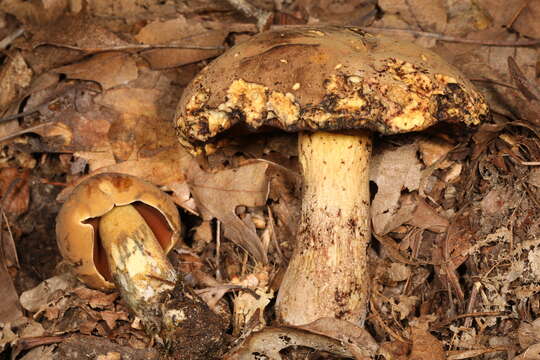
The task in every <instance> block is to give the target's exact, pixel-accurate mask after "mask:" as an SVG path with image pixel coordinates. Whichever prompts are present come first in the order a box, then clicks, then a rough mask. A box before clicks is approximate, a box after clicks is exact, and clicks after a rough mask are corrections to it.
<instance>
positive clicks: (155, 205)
mask: <svg viewBox="0 0 540 360" xmlns="http://www.w3.org/2000/svg"><path fill="white" fill-rule="evenodd" d="M127 204H131V205H134V206H135V208H136V209H137V210H138V211H139V213H140V214H141V215H142V217H143V218H144V220H145V221H146V223H147V224H148V225H149V226H150V228H151V229H152V231H153V232H154V235H156V238H157V239H158V241H159V243H160V244H161V246H162V248H163V251H164V252H165V253H167V252H168V251H169V250H170V249H171V248H172V247H173V246H174V244H175V243H176V242H177V241H178V239H179V237H180V226H181V225H180V218H179V215H178V210H177V208H176V206H175V205H174V203H173V202H172V201H171V200H170V199H169V198H168V197H167V196H166V195H165V194H164V193H163V192H161V191H160V190H159V189H158V188H156V187H155V186H154V185H152V184H150V183H148V182H146V181H144V180H141V179H139V178H137V177H134V176H130V175H126V174H114V173H104V174H99V175H96V176H93V177H91V178H89V179H87V180H85V181H84V182H82V183H81V184H79V185H78V186H77V187H76V188H75V189H74V190H73V192H72V193H71V195H70V196H69V198H68V199H67V200H66V202H65V203H64V205H63V206H62V208H61V209H60V212H59V213H58V217H57V219H56V240H57V243H58V247H59V249H60V253H61V254H62V256H63V257H64V259H66V260H67V261H69V262H70V263H71V264H73V265H74V269H75V271H76V273H77V275H78V276H79V278H80V279H81V280H82V281H84V282H85V283H86V284H87V285H89V286H91V287H94V288H98V289H111V288H114V284H113V283H112V282H111V278H110V271H109V267H108V263H107V257H106V255H105V252H104V249H103V247H102V246H101V244H100V239H99V231H98V227H99V218H100V217H101V216H102V215H104V214H106V213H107V212H109V211H110V210H111V209H112V208H113V207H114V206H121V205H127Z"/></svg>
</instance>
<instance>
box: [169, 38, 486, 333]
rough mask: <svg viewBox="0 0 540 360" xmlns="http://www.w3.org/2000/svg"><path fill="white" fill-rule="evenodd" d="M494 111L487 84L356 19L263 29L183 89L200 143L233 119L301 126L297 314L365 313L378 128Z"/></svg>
mask: <svg viewBox="0 0 540 360" xmlns="http://www.w3.org/2000/svg"><path fill="white" fill-rule="evenodd" d="M488 117H489V112H488V107H487V105H486V103H485V101H484V100H483V98H482V96H481V95H480V94H479V93H478V92H476V91H475V89H474V88H473V86H472V85H471V84H470V83H469V82H468V81H467V80H466V79H465V78H464V77H463V75H461V74H460V73H459V71H458V70H457V69H455V68H454V67H452V66H451V65H449V64H447V63H446V62H445V61H444V60H443V59H441V58H440V57H439V56H437V55H436V54H434V53H433V52H431V51H429V50H426V49H423V48H420V47H418V46H416V45H414V44H412V43H409V42H403V41H397V40H395V39H392V38H387V37H383V36H380V35H375V34H370V33H367V32H364V31H362V30H359V29H356V28H337V27H291V28H286V29H283V30H280V29H277V30H272V31H268V32H265V33H261V34H259V35H257V36H254V37H253V38H251V39H250V40H248V41H246V42H243V43H241V44H239V45H237V46H235V47H233V48H231V49H230V50H228V51H227V52H226V53H224V54H223V55H222V56H220V57H219V58H217V59H216V60H215V61H214V62H212V63H211V64H210V65H208V66H207V67H206V68H205V69H203V70H202V71H201V72H200V74H199V75H198V76H197V77H196V78H195V79H194V80H193V81H192V82H191V83H190V84H189V85H188V87H187V88H186V89H185V90H184V92H183V94H182V98H181V99H180V102H179V104H178V107H177V114H176V120H175V122H176V124H175V125H176V127H177V131H178V135H179V139H180V142H181V143H182V144H183V145H184V146H186V147H187V148H188V149H190V150H191V151H192V152H193V153H195V154H200V153H203V152H205V151H206V152H208V151H211V150H212V149H213V147H215V145H214V144H217V143H219V142H220V140H221V139H223V138H224V136H226V134H227V133H228V132H227V130H228V129H230V128H232V127H233V126H234V125H242V126H241V127H240V128H242V127H243V128H248V129H250V130H253V131H254V130H257V129H261V128H268V127H276V128H280V129H282V130H285V131H288V132H299V133H300V135H299V138H298V143H299V160H300V164H301V168H302V173H303V179H304V184H303V195H302V210H301V212H302V213H301V221H300V223H299V227H298V236H297V240H296V247H295V250H294V253H293V255H292V258H291V260H290V263H289V267H288V269H287V272H286V274H285V276H284V279H283V282H282V284H281V287H280V291H279V295H278V299H277V314H278V317H279V319H280V320H281V321H282V322H284V323H287V324H292V325H301V324H306V323H309V322H311V321H314V320H317V319H319V318H322V317H335V318H339V319H345V320H349V321H352V322H354V323H357V324H362V323H363V320H364V318H365V314H366V303H367V300H368V293H369V277H368V272H367V259H366V249H367V246H368V244H369V241H370V239H371V234H370V230H371V229H370V220H369V202H370V195H369V183H368V179H369V176H368V170H369V159H370V154H371V141H372V140H371V134H372V132H378V133H381V134H398V133H406V132H413V131H421V130H424V129H426V128H428V127H430V126H432V125H434V124H436V123H438V122H441V121H445V122H451V123H464V124H466V125H477V124H479V123H480V122H481V121H483V120H485V119H487V118H488ZM229 133H230V132H229Z"/></svg>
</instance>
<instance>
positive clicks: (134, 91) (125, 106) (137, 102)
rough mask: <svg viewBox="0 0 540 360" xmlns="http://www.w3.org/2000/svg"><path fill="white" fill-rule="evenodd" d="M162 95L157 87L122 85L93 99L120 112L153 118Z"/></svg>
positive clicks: (157, 112) (157, 111)
mask: <svg viewBox="0 0 540 360" xmlns="http://www.w3.org/2000/svg"><path fill="white" fill-rule="evenodd" d="M162 96H163V94H162V92H161V91H160V90H158V89H142V88H127V87H123V88H117V89H111V90H109V91H106V92H104V93H103V94H101V95H99V96H97V97H96V99H95V101H96V103H98V104H100V105H103V106H105V107H108V108H110V109H113V110H115V111H117V112H119V113H120V114H124V113H129V114H133V115H139V116H147V117H150V118H153V117H156V116H158V114H159V110H158V101H159V99H160V98H161V97H162ZM171 128H172V125H171Z"/></svg>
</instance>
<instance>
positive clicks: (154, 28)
mask: <svg viewBox="0 0 540 360" xmlns="http://www.w3.org/2000/svg"><path fill="white" fill-rule="evenodd" d="M227 35H228V31H226V30H224V29H222V30H211V29H206V28H205V27H204V26H203V25H202V23H201V22H200V21H193V20H187V19H186V18H184V17H183V16H181V15H177V16H176V18H175V19H172V20H166V21H160V20H156V21H154V22H151V23H150V24H148V25H146V26H145V27H143V28H142V29H141V31H139V33H138V34H137V35H135V39H137V40H138V41H139V42H141V43H143V44H149V45H155V44H161V45H165V44H177V43H180V44H186V45H189V46H194V47H196V46H201V47H219V46H221V45H222V44H223V42H224V40H225V37H226V36H227ZM221 52H222V51H221V50H217V49H153V50H148V51H145V52H143V53H142V56H143V57H144V58H145V59H146V60H147V61H148V62H149V63H150V65H151V67H152V68H153V69H165V68H171V67H176V66H180V65H185V64H189V63H193V62H197V61H200V60H204V59H208V58H211V57H215V56H217V55H219V54H220V53H221Z"/></svg>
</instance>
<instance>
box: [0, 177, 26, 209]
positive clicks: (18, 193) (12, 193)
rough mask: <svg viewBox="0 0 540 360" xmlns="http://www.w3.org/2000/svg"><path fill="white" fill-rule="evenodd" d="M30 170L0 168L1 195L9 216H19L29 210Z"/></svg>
mask: <svg viewBox="0 0 540 360" xmlns="http://www.w3.org/2000/svg"><path fill="white" fill-rule="evenodd" d="M29 177H30V170H28V169H26V170H23V171H19V170H18V169H17V168H12V167H8V168H3V169H0V197H2V198H3V199H4V204H3V210H4V211H5V212H6V214H7V215H8V216H14V217H15V216H18V215H21V214H24V213H25V212H26V211H27V210H28V204H29V203H30V186H29Z"/></svg>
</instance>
